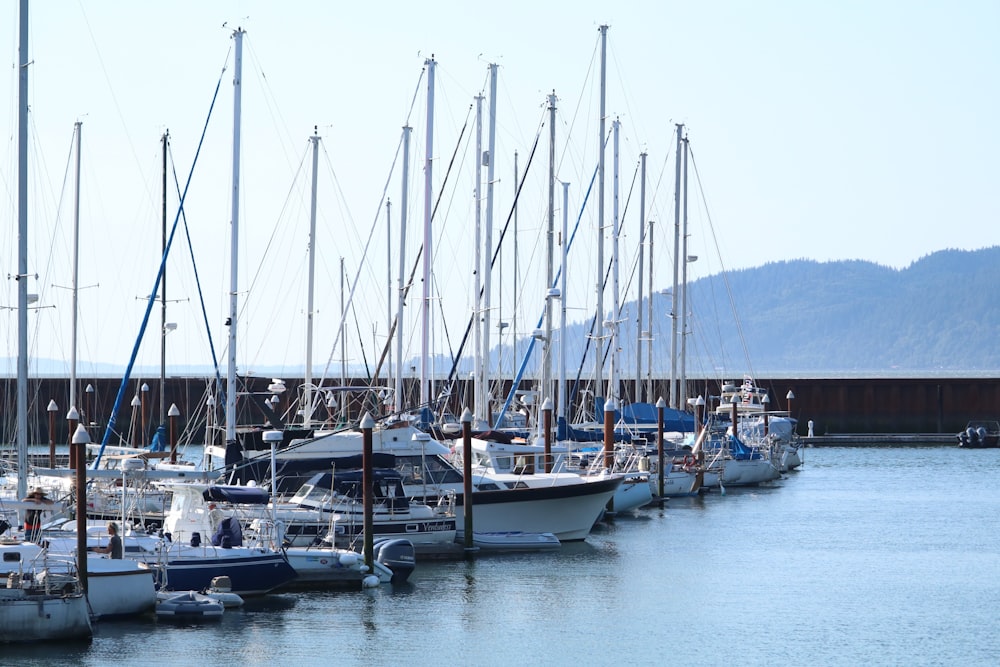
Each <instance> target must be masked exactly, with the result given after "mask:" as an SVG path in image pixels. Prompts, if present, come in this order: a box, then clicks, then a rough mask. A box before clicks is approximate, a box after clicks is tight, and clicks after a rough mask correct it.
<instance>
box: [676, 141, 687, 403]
mask: <svg viewBox="0 0 1000 667" xmlns="http://www.w3.org/2000/svg"><path fill="white" fill-rule="evenodd" d="M683 189H684V229H683V230H682V233H681V239H682V240H681V258H682V264H681V360H680V364H681V382H680V385H681V386H680V400H679V401H678V407H679V408H680V409H682V410H683V409H684V406H685V405H686V404H687V311H688V303H687V296H688V261H689V259H690V258H689V257H688V140H687V135H685V136H684V188H683Z"/></svg>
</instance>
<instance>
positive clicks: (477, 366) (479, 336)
mask: <svg viewBox="0 0 1000 667" xmlns="http://www.w3.org/2000/svg"><path fill="white" fill-rule="evenodd" d="M482 156H483V96H482V95H481V94H480V95H476V187H475V188H474V190H473V192H474V197H475V200H476V204H475V207H476V230H475V241H474V245H475V253H474V254H475V270H474V273H475V280H474V281H473V282H474V286H473V289H474V290H475V300H474V306H473V313H472V320H473V341H474V343H473V345H474V347H475V349H474V351H473V354H472V359H473V371H472V375H473V382H472V384H473V399H472V413H473V415H474V416H475V422H476V423H478V422H479V421H480V420H481V419H482V418H483V415H484V414H485V410H483V404H482V399H483V394H484V392H483V385H484V384H485V381H486V380H485V375H484V374H483V320H482V314H483V290H482V284H481V282H482V275H483V272H482V266H483V260H482V254H483V253H482V243H483V238H482V199H481V198H480V193H479V188H480V184H481V183H482V182H483V160H482ZM486 263H487V264H489V260H487V261H486ZM487 338H489V334H488V333H487ZM473 427H474V428H475V425H474V426H473Z"/></svg>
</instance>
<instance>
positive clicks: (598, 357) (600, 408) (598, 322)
mask: <svg viewBox="0 0 1000 667" xmlns="http://www.w3.org/2000/svg"><path fill="white" fill-rule="evenodd" d="M599 29H600V31H601V109H600V122H599V126H600V129H599V130H598V132H599V133H600V136H599V137H598V138H597V150H598V153H597V155H598V157H597V314H596V318H595V320H594V324H595V329H596V330H597V331H596V336H595V341H596V343H597V344H596V345H595V346H594V419H597V420H600V419H602V416H601V415H603V414H604V398H603V397H601V396H598V394H600V393H601V391H602V390H603V387H602V386H601V385H603V384H604V373H603V369H602V366H603V365H604V364H603V362H604V359H603V357H604V342H603V341H604V338H603V336H602V335H601V326H602V324H603V323H604V131H605V126H604V123H605V98H606V96H607V76H608V26H606V25H602V26H601V27H600V28H599Z"/></svg>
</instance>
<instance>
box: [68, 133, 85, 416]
mask: <svg viewBox="0 0 1000 667" xmlns="http://www.w3.org/2000/svg"><path fill="white" fill-rule="evenodd" d="M73 129H74V132H73V134H74V135H75V139H76V191H75V193H74V195H73V283H72V295H73V298H72V301H73V305H72V310H73V314H72V318H71V319H72V323H73V324H72V326H73V328H72V334H71V335H72V338H73V340H72V343H71V344H70V353H69V356H70V361H69V405H70V408H71V409H72V408H75V407H76V348H77V334H76V331H77V325H78V324H79V321H78V318H79V313H80V300H79V296H80V282H79V281H80V146H81V143H82V142H81V137H82V135H83V123H82V122H80V121H76V123H75V124H74V126H73ZM70 435H71V436H72V434H70Z"/></svg>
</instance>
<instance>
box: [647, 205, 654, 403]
mask: <svg viewBox="0 0 1000 667" xmlns="http://www.w3.org/2000/svg"><path fill="white" fill-rule="evenodd" d="M648 236H649V299H647V300H646V322H647V324H646V326H647V327H649V328H648V340H647V342H646V400H647V401H652V400H653V221H652V220H650V221H649V235H648Z"/></svg>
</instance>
